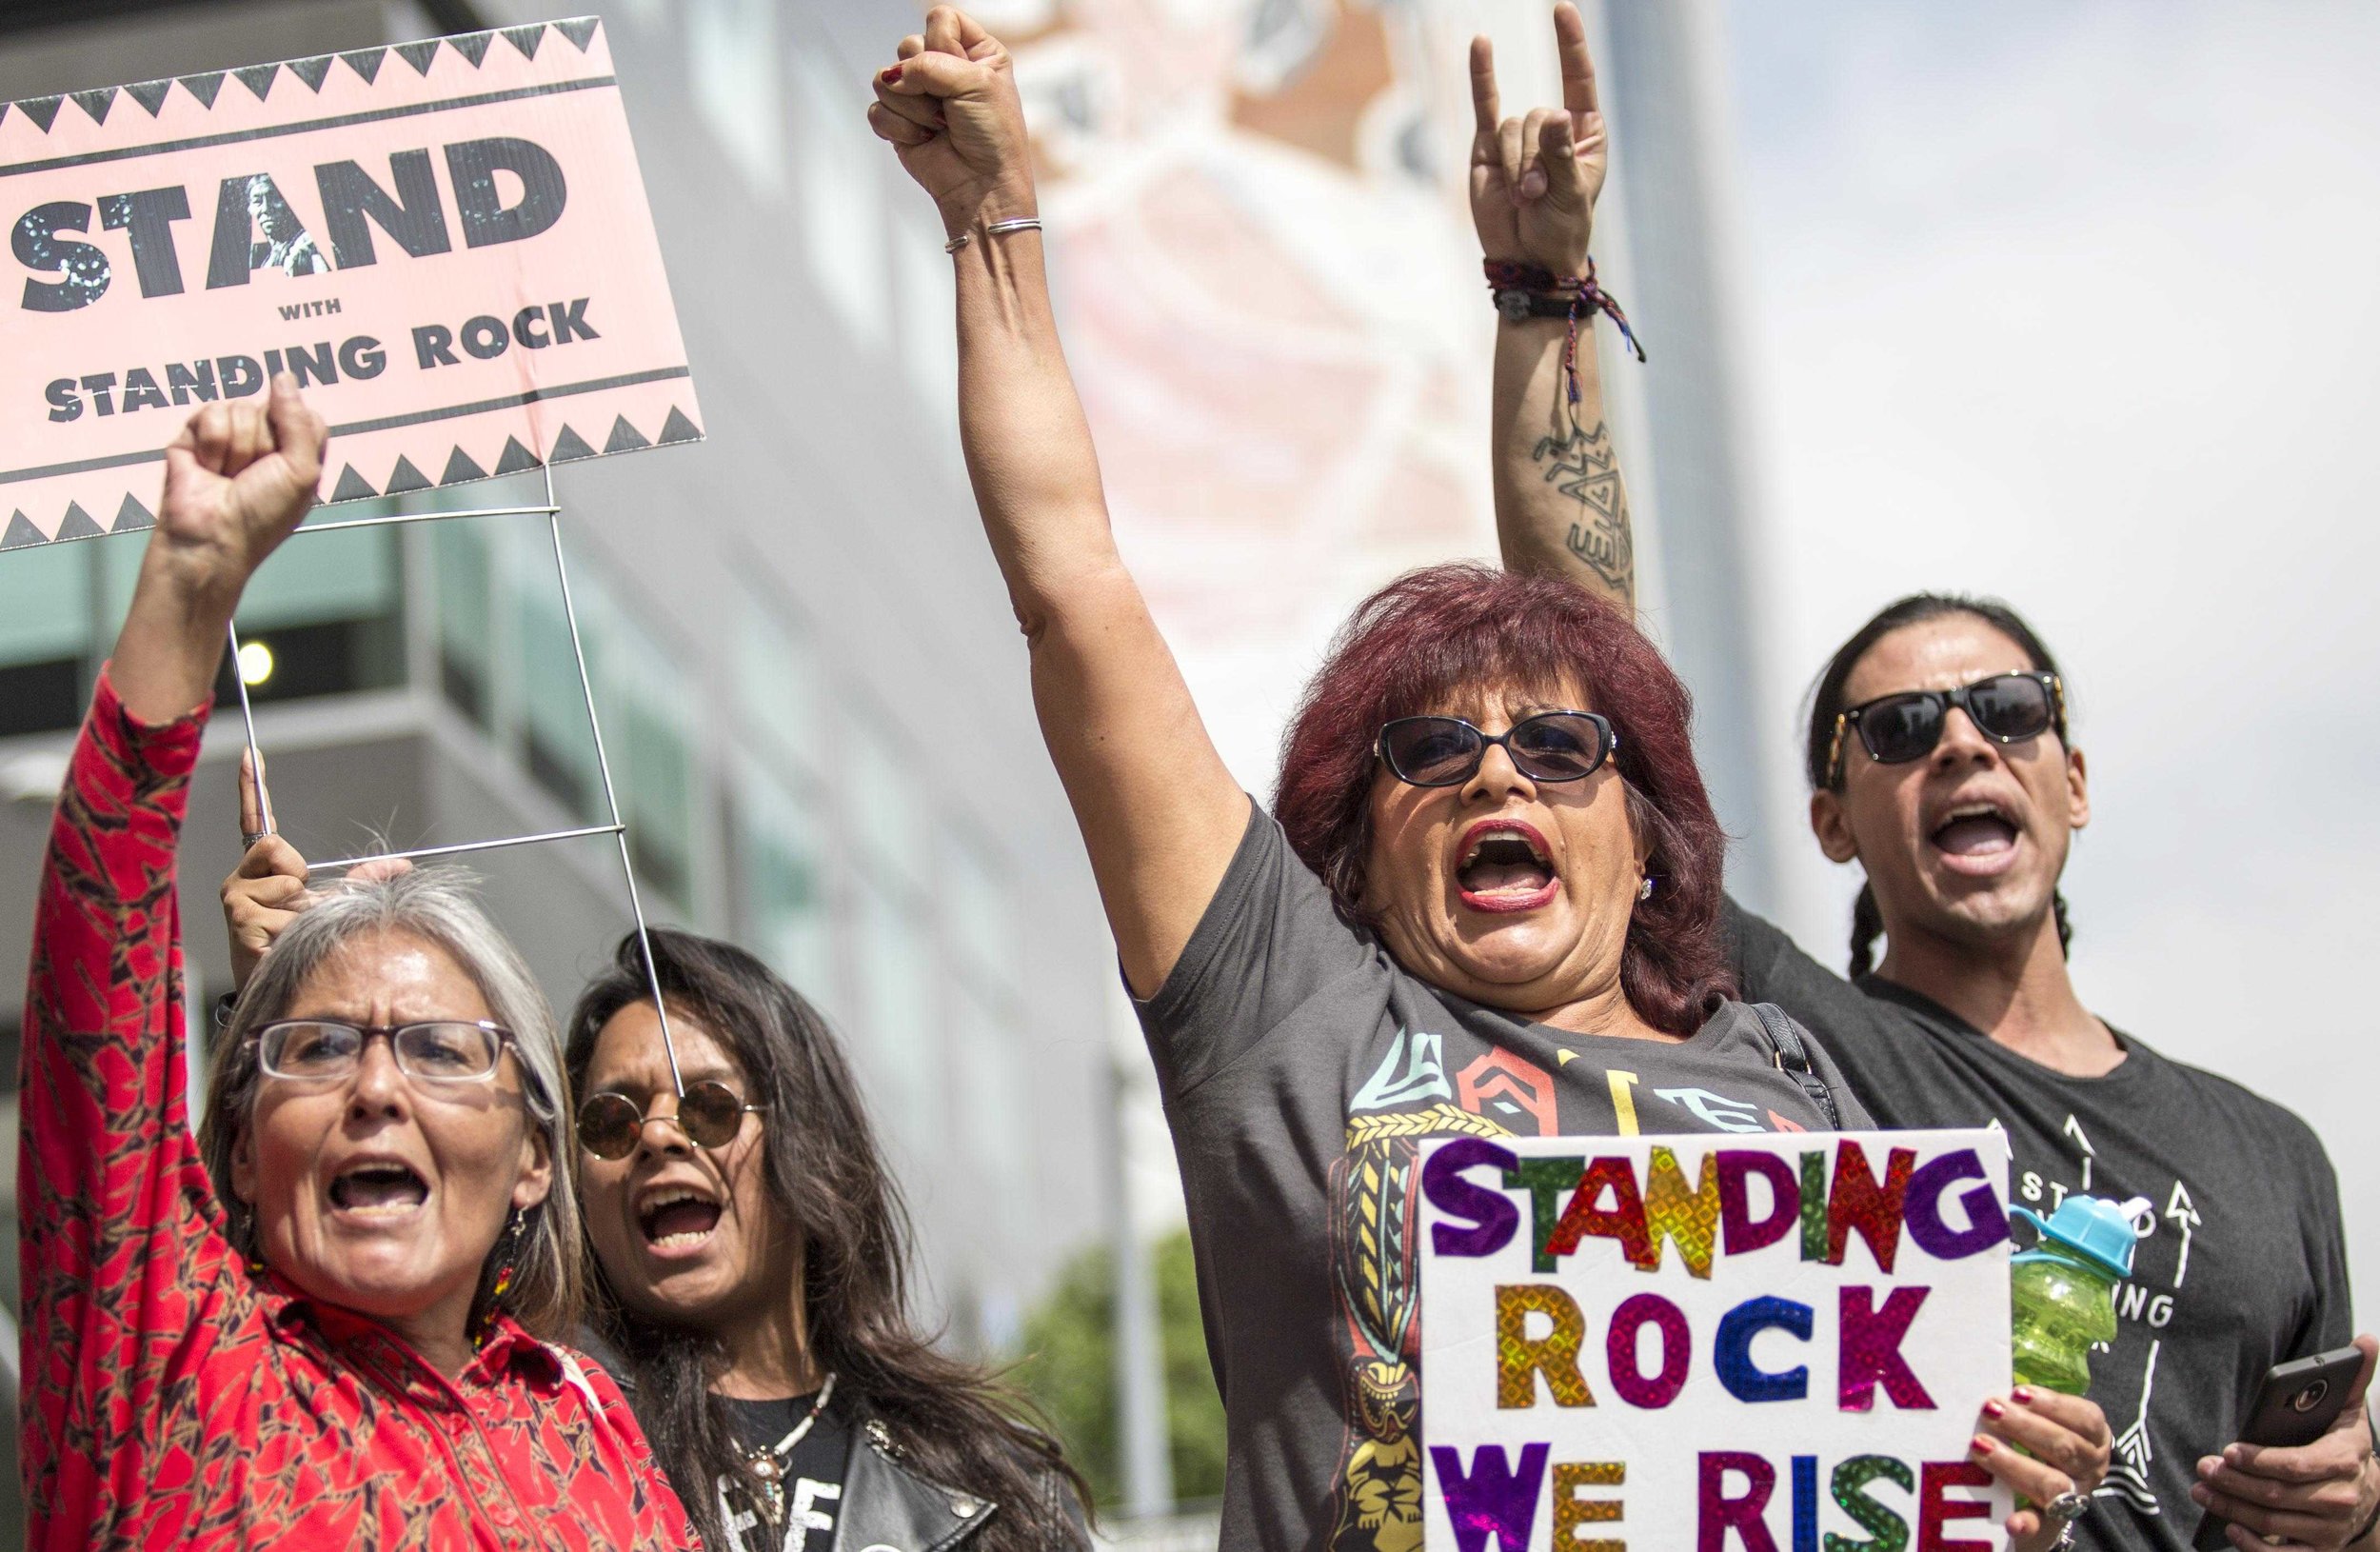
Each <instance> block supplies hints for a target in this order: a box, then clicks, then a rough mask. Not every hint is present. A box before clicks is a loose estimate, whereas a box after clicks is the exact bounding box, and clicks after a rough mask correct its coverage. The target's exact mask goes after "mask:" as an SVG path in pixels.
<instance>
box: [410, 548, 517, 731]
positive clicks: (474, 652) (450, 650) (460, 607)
mask: <svg viewBox="0 0 2380 1552" xmlns="http://www.w3.org/2000/svg"><path fill="white" fill-rule="evenodd" d="M500 521H503V520H502V519H488V520H485V521H481V522H457V523H432V524H430V525H428V527H429V554H430V571H431V574H432V575H433V576H434V577H435V578H436V580H437V587H438V622H437V624H438V684H439V688H440V689H441V690H442V691H443V692H444V693H445V695H446V699H447V701H448V702H450V703H451V704H452V705H453V706H454V707H455V709H456V710H458V711H461V712H462V713H463V714H464V715H465V716H466V717H468V718H470V719H471V720H472V721H473V722H476V723H478V724H479V725H480V726H482V727H486V728H491V729H492V728H493V727H494V726H496V682H495V681H496V672H495V669H496V665H495V658H496V647H495V636H496V551H495V545H494V531H498V530H491V529H490V528H489V527H488V524H489V523H491V522H500Z"/></svg>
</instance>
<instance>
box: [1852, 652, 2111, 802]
mask: <svg viewBox="0 0 2380 1552" xmlns="http://www.w3.org/2000/svg"><path fill="white" fill-rule="evenodd" d="M1953 706H1956V707H1958V709H1960V710H1961V711H1964V712H1966V713H1967V720H1968V721H1970V722H1972V723H1973V724H1974V725H1975V731H1977V732H1979V733H1981V734H1983V736H1984V737H1986V738H1988V739H1991V740H1992V741H1993V743H1995V744H2017V743H2021V742H2023V741H2024V740H2026V739H2029V738H2038V737H2040V736H2041V735H2042V734H2043V733H2046V732H2048V731H2049V730H2050V729H2052V728H2053V727H2054V728H2056V729H2057V732H2058V736H2059V737H2061V738H2063V737H2064V736H2065V734H2066V688H2065V686H2063V685H2061V684H2059V683H2058V677H2057V675H2055V674H2053V673H2000V674H1993V676H1992V677H1991V678H1989V679H1978V680H1976V681H1975V682H1974V683H1973V684H1972V685H1967V686H1962V687H1960V688H1958V689H1911V690H1902V691H1901V692H1900V693H1898V694H1896V695H1880V696H1878V697H1876V698H1875V699H1874V700H1873V701H1867V702H1863V703H1862V704H1860V705H1858V706H1853V707H1852V708H1851V709H1849V710H1848V711H1844V712H1841V713H1839V714H1838V715H1837V716H1836V717H1835V741H1834V744H1833V745H1832V746H1830V747H1829V748H1828V750H1827V756H1826V765H1827V785H1828V786H1833V785H1835V783H1836V782H1838V781H1840V780H1842V776H1843V729H1845V728H1846V727H1854V728H1857V729H1858V731H1859V742H1860V743H1861V744H1862V745H1864V746H1866V747H1867V750H1868V758H1870V759H1871V760H1874V762H1875V763H1876V764H1877V765H1879V766H1900V765H1907V764H1908V763H1909V762H1910V761H1912V760H1922V759H1924V758H1925V757H1926V756H1927V755H1929V754H1931V753H1933V752H1934V746H1935V745H1936V744H1939V743H1941V742H1942V728H1943V725H1944V724H1946V723H1948V722H1949V721H1950V715H1951V707H1953Z"/></svg>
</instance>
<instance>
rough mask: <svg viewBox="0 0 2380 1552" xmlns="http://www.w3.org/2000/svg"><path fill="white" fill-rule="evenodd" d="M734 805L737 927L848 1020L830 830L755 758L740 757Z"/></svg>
mask: <svg viewBox="0 0 2380 1552" xmlns="http://www.w3.org/2000/svg"><path fill="white" fill-rule="evenodd" d="M730 806H731V808H732V810H733V813H734V826H735V845H734V846H733V848H732V849H731V853H730V861H731V863H732V865H733V866H734V867H735V869H736V880H735V889H736V896H737V900H736V914H737V930H738V931H739V932H740V933H741V934H742V936H743V939H744V943H745V944H747V945H749V946H750V947H751V949H752V951H753V952H754V953H756V954H758V955H760V956H761V958H762V959H764V960H765V961H767V962H768V965H769V967H770V968H772V969H774V970H775V971H776V972H777V973H778V974H779V975H782V976H783V977H784V978H785V979H786V980H787V981H789V982H791V983H792V984H793V985H794V988H795V989H796V990H798V991H800V992H801V993H802V995H803V996H804V997H807V998H808V999H809V1000H810V1001H811V1002H812V1003H815V1004H816V1005H818V1007H819V1009H820V1010H821V1011H822V1012H823V1013H825V1014H826V1016H827V1017H828V1018H830V1019H832V1020H834V1021H835V1022H836V1023H838V1024H840V1023H842V1022H843V1007H844V1005H843V996H842V992H841V988H840V987H839V986H838V985H836V981H837V977H836V973H835V971H836V965H835V934H834V917H833V909H832V905H831V904H830V900H829V892H830V884H829V875H828V871H827V861H826V849H825V838H824V835H823V827H822V826H821V825H820V823H819V819H818V816H817V814H816V812H815V811H814V810H813V808H812V806H810V805H809V804H807V803H805V802H803V799H802V798H801V797H799V796H798V795H796V793H795V792H794V790H793V789H792V788H791V787H789V786H786V785H785V784H784V783H783V782H782V781H780V780H778V778H777V777H776V776H774V775H772V774H770V773H769V771H768V770H767V769H765V768H764V766H763V765H762V763H761V762H759V761H756V760H751V759H745V760H742V761H739V762H738V763H737V772H736V785H735V792H734V797H733V800H732V803H731V805H730Z"/></svg>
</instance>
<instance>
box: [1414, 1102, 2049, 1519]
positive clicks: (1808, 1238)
mask: <svg viewBox="0 0 2380 1552" xmlns="http://www.w3.org/2000/svg"><path fill="white" fill-rule="evenodd" d="M1421 1184H1422V1197H1423V1202H1424V1205H1423V1208H1422V1224H1423V1228H1422V1243H1421V1312H1422V1348H1421V1351H1422V1360H1421V1375H1422V1397H1423V1403H1422V1441H1423V1443H1424V1445H1425V1454H1426V1459H1425V1462H1424V1471H1425V1485H1424V1489H1423V1496H1424V1514H1425V1516H1426V1525H1427V1544H1428V1546H1429V1547H1430V1549H1431V1552H1544V1549H1549V1548H1550V1549H1557V1552H1579V1549H1592V1552H1620V1549H1622V1548H1625V1547H1627V1546H1629V1545H1632V1544H1633V1545H1635V1546H1636V1547H1639V1548H1662V1549H1669V1548H1681V1547H1684V1548H1694V1549H1696V1552H1737V1549H1740V1552H1821V1549H1822V1548H1823V1549H1826V1552H1846V1549H1852V1548H1894V1549H1898V1548H1903V1547H1928V1548H1934V1549H1938V1552H1993V1549H1994V1548H1996V1547H1997V1546H1998V1545H1999V1544H2000V1542H2001V1541H2002V1540H2003V1539H2004V1537H2003V1536H2002V1534H2001V1532H2000V1531H1999V1529H1998V1522H2000V1521H2002V1520H2005V1519H2006V1518H2007V1516H2008V1515H2009V1514H2010V1512H2011V1511H2012V1509H2013V1503H2012V1501H2011V1499H2010V1496H2009V1494H2008V1492H2007V1490H2006V1489H2004V1488H2002V1487H2000V1486H1998V1485H1997V1484H1996V1483H1995V1482H1993V1480H1992V1479H1991V1478H1990V1477H1989V1476H1988V1475H1987V1474H1986V1473H1985V1472H1984V1471H1983V1469H1982V1468H1981V1467H1980V1466H1977V1465H1975V1464H1973V1462H1972V1461H1971V1459H1970V1457H1969V1455H1968V1442H1969V1440H1970V1439H1972V1438H1973V1432H1974V1428H1975V1425H1976V1423H1977V1421H1978V1417H1977V1413H1978V1408H1979V1407H1980V1406H1981V1405H1982V1403H1983V1402H1984V1400H1985V1399H1986V1398H1987V1397H1989V1396H1992V1395H1995V1394H2003V1393H2005V1392H2006V1391H2007V1389H2008V1386H2009V1299H2008V1256H2009V1244H2008V1238H2009V1236H2008V1219H2007V1209H2006V1204H2007V1196H2008V1144H2007V1141H2006V1139H2005V1138H2004V1137H2002V1135H2001V1134H2000V1133H1998V1132H1995V1131H1936V1132H1847V1133H1842V1134H1839V1135H1837V1134H1818V1133H1812V1134H1809V1135H1806V1136H1803V1135H1775V1136H1772V1135H1759V1136H1735V1135H1725V1134H1719V1135H1711V1136H1691V1137H1657V1138H1656V1137H1626V1138H1599V1137H1546V1138H1530V1139H1497V1140H1494V1141H1490V1140H1488V1139H1485V1138H1477V1137H1463V1138H1454V1139H1449V1140H1446V1141H1443V1142H1439V1143H1436V1144H1432V1145H1431V1146H1430V1147H1429V1148H1428V1149H1427V1150H1426V1151H1425V1153H1424V1155H1423V1158H1422V1162H1421Z"/></svg>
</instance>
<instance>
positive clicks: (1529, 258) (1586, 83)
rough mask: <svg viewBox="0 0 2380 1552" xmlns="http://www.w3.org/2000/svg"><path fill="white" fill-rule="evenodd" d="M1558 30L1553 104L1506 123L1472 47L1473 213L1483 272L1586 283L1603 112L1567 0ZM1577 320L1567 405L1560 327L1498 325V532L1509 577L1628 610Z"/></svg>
mask: <svg viewBox="0 0 2380 1552" xmlns="http://www.w3.org/2000/svg"><path fill="white" fill-rule="evenodd" d="M1554 35H1555V41H1556V44H1557V48H1558V50H1559V53H1560V56H1561V70H1562V106H1561V107H1560V108H1558V109H1547V108H1537V109H1530V110H1529V112H1528V113H1527V114H1526V115H1525V116H1522V117H1517V118H1505V117H1502V116H1501V114H1502V109H1501V108H1500V107H1499V104H1498V99H1497V87H1496V59H1495V55H1494V52H1493V50H1491V49H1490V47H1489V44H1488V40H1487V39H1486V38H1484V37H1481V38H1475V39H1473V40H1472V44H1471V101H1472V108H1473V110H1474V114H1475V118H1476V133H1475V135H1474V137H1473V140H1472V147H1471V215H1472V221H1473V224H1474V225H1475V226H1476V227H1477V228H1478V233H1479V247H1480V249H1481V251H1482V252H1483V253H1484V254H1485V255H1486V257H1487V259H1488V260H1489V261H1490V263H1492V264H1493V263H1497V262H1499V261H1500V262H1503V263H1508V264H1516V265H1521V266H1525V267H1529V268H1532V269H1541V270H1546V271H1549V272H1550V273H1551V274H1553V275H1554V276H1556V277H1557V278H1560V279H1582V278H1585V277H1587V276H1588V275H1589V274H1590V273H1591V271H1590V269H1589V262H1588V257H1587V239H1588V236H1589V233H1590V230H1591V229H1592V227H1593V225H1594V217H1595V202H1596V199H1597V196H1598V195H1600V194H1601V193H1602V191H1603V173H1604V167H1605V162H1606V143H1605V137H1604V129H1603V114H1602V112H1601V110H1600V109H1598V108H1597V103H1596V94H1595V63H1594V61H1593V60H1592V59H1590V58H1589V57H1588V54H1587V28H1586V23H1585V22H1584V21H1582V20H1580V18H1579V15H1578V11H1577V7H1575V6H1572V5H1570V4H1569V3H1568V0H1564V3H1563V4H1561V5H1557V6H1556V7H1555V8H1554ZM1579 312H1580V316H1579V318H1578V320H1577V350H1576V353H1575V361H1576V388H1577V395H1576V398H1575V399H1574V397H1573V394H1572V382H1571V381H1570V380H1569V378H1570V374H1568V373H1566V372H1565V371H1564V369H1563V359H1564V354H1565V346H1566V344H1567V342H1568V341H1569V339H1570V337H1571V334H1570V329H1571V325H1570V323H1569V322H1568V320H1567V319H1565V318H1561V317H1536V316H1525V317H1519V318H1516V317H1514V316H1512V314H1511V313H1510V312H1505V313H1503V314H1501V315H1500V316H1499V319H1498V322H1497V329H1496V400H1495V410H1494V417H1493V423H1492V433H1491V434H1492V446H1493V450H1494V467H1495V471H1496V474H1495V478H1496V530H1497V540H1498V542H1499V543H1500V545H1501V547H1502V549H1503V555H1504V564H1505V566H1506V567H1510V568H1511V569H1513V570H1516V571H1527V572H1532V573H1536V574H1538V575H1545V576H1562V577H1568V578H1570V579H1571V580H1573V581H1575V582H1577V583H1578V584H1579V585H1580V586H1581V587H1586V588H1587V589H1588V590H1589V591H1592V592H1596V593H1600V594H1602V595H1603V596H1604V597H1606V598H1609V599H1612V600H1613V601H1614V602H1616V603H1617V604H1619V605H1620V606H1621V607H1625V608H1632V609H1633V608H1634V607H1636V541H1635V537H1634V535H1633V534H1632V533H1631V531H1630V529H1629V523H1628V492H1627V488H1626V487H1625V486H1623V485H1622V483H1621V481H1620V474H1619V460H1618V458H1617V456H1616V453H1615V451H1614V448H1613V445H1612V435H1611V428H1609V427H1608V426H1607V425H1606V424H1605V422H1604V418H1603V380H1602V374H1601V372H1600V371H1599V370H1597V363H1596V351H1595V329H1596V327H1597V320H1596V312H1595V310H1594V308H1592V307H1581V308H1580V309H1579Z"/></svg>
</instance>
